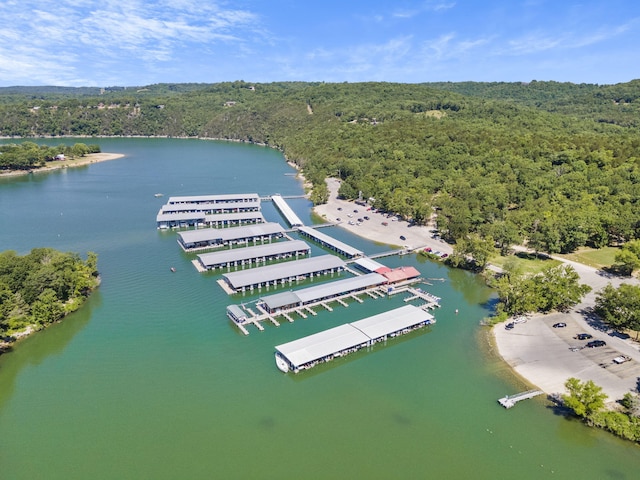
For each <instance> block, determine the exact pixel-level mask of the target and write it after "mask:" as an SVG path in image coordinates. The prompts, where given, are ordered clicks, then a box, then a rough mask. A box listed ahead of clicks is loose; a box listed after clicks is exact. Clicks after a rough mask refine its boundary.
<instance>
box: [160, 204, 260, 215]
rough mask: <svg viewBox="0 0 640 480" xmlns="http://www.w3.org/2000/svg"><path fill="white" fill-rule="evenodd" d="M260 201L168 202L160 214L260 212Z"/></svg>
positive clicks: (161, 208)
mask: <svg viewBox="0 0 640 480" xmlns="http://www.w3.org/2000/svg"><path fill="white" fill-rule="evenodd" d="M259 211H260V203H255V202H251V203H248V202H247V203H240V202H219V203H196V202H191V203H170V204H169V203H168V204H166V205H162V207H160V211H159V212H158V213H159V214H160V213H162V214H167V215H171V214H177V213H205V214H207V215H219V214H221V213H239V212H259Z"/></svg>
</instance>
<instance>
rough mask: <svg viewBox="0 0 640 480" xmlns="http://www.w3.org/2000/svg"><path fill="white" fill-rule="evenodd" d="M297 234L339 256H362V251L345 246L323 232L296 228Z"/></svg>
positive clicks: (303, 227)
mask: <svg viewBox="0 0 640 480" xmlns="http://www.w3.org/2000/svg"><path fill="white" fill-rule="evenodd" d="M298 232H300V233H301V234H303V235H305V236H307V237H309V238H311V239H312V240H314V241H316V242H318V243H319V244H320V245H322V246H323V247H327V248H329V249H330V250H333V251H334V252H337V253H339V254H340V255H344V256H345V257H347V258H358V257H362V256H364V253H363V252H362V250H358V249H357V248H354V247H352V246H351V245H347V244H346V243H344V242H341V241H340V240H336V239H335V238H333V237H331V236H329V235H327V234H325V233H323V232H319V231H318V230H316V229H315V228H312V227H305V226H301V227H299V228H298Z"/></svg>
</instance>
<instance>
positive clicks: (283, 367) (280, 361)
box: [275, 353, 289, 373]
mask: <svg viewBox="0 0 640 480" xmlns="http://www.w3.org/2000/svg"><path fill="white" fill-rule="evenodd" d="M275 357H276V366H277V367H278V370H280V371H281V372H284V373H287V372H288V371H289V364H288V363H287V361H286V360H285V359H284V358H282V356H281V355H280V354H279V353H276V354H275Z"/></svg>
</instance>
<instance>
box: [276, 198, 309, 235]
mask: <svg viewBox="0 0 640 480" xmlns="http://www.w3.org/2000/svg"><path fill="white" fill-rule="evenodd" d="M271 200H272V201H273V204H274V205H275V206H276V208H277V209H278V211H279V212H280V213H281V214H282V215H283V216H284V218H285V219H286V220H287V222H288V223H289V225H291V226H292V227H293V228H296V227H302V226H303V225H304V223H302V220H300V218H299V217H298V216H297V215H296V214H295V213H294V211H293V210H292V209H291V207H290V206H289V204H288V203H287V202H286V201H285V200H284V198H282V196H281V195H272V196H271Z"/></svg>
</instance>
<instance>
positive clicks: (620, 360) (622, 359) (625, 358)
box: [613, 355, 631, 364]
mask: <svg viewBox="0 0 640 480" xmlns="http://www.w3.org/2000/svg"><path fill="white" fill-rule="evenodd" d="M629 360H631V357H629V356H628V355H619V356H617V357H616V358H614V359H613V363H617V364H620V363H624V362H628V361H629Z"/></svg>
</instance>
